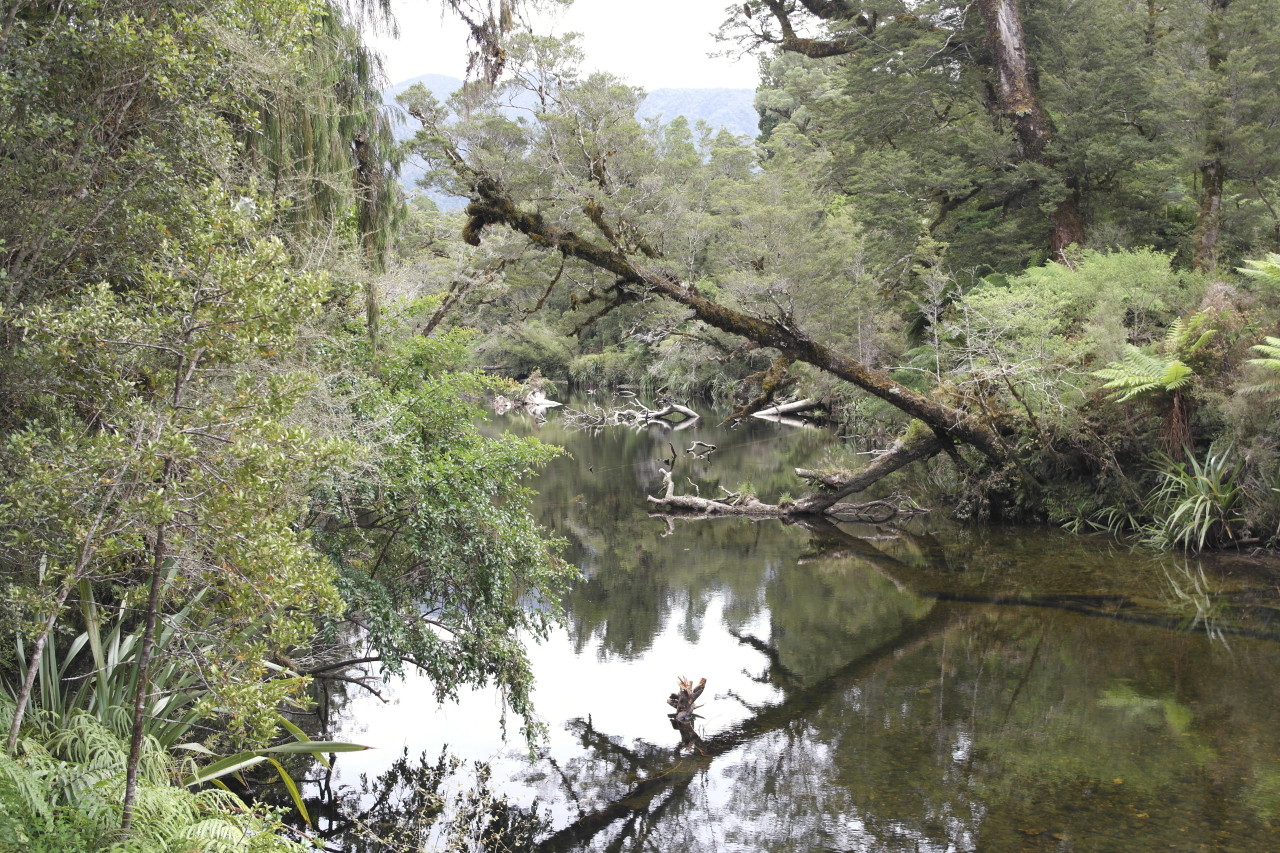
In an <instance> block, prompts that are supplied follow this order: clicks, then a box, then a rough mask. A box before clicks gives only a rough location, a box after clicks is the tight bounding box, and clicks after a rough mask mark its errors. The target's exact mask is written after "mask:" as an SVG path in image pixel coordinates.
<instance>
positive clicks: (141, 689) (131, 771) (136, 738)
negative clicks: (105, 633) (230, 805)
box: [120, 461, 172, 833]
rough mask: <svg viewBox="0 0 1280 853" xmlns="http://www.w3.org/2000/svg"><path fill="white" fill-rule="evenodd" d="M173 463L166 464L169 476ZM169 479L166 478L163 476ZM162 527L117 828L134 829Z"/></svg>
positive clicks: (154, 560)
mask: <svg viewBox="0 0 1280 853" xmlns="http://www.w3.org/2000/svg"><path fill="white" fill-rule="evenodd" d="M171 465H172V461H166V462H165V473H166V475H168V474H169V472H170V470H171ZM165 479H166V480H168V476H166V477H165ZM166 532H167V531H166V529H165V525H164V524H163V523H162V524H160V525H159V526H158V527H157V528H156V541H155V544H154V545H153V546H152V550H151V589H150V592H149V593H148V595H147V618H146V622H145V624H144V625H143V629H142V648H141V649H140V650H139V651H138V684H137V686H136V687H135V688H134V691H133V729H132V731H131V733H130V737H129V762H128V764H127V765H126V767H125V781H124V802H123V804H122V806H121V810H120V829H121V831H122V832H126V833H127V832H128V831H129V830H130V828H132V826H133V805H134V803H135V801H136V800H137V796H138V765H139V764H140V763H141V761H142V721H143V717H144V716H145V714H146V709H147V696H148V694H149V693H150V692H151V653H152V650H153V649H154V648H155V644H156V621H157V619H158V616H159V613H160V588H161V587H162V586H163V583H164V565H165V561H166V560H167V559H168V555H167V544H168V542H167V539H166Z"/></svg>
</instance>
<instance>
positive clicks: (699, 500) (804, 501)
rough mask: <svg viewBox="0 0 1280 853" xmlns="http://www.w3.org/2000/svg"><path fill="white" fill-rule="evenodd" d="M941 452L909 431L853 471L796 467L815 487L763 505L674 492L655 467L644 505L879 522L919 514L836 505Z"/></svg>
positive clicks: (895, 505)
mask: <svg viewBox="0 0 1280 853" xmlns="http://www.w3.org/2000/svg"><path fill="white" fill-rule="evenodd" d="M941 450H942V443H941V442H940V441H939V440H938V438H937V436H935V435H933V434H932V433H931V432H928V431H924V430H915V431H908V432H907V434H906V435H904V436H902V437H901V438H899V439H898V440H897V441H896V442H894V444H893V446H892V447H891V448H889V449H888V450H887V451H885V452H884V453H883V454H881V455H880V457H879V458H878V459H876V461H875V462H873V463H871V464H870V465H868V466H867V467H866V468H863V469H862V470H861V471H857V472H852V473H850V472H843V471H835V472H822V471H810V470H807V469H802V468H797V469H796V474H797V476H800V477H802V478H804V479H806V480H808V481H809V482H811V483H812V484H813V485H814V486H815V487H816V490H815V491H813V492H810V493H809V494H806V495H803V496H801V497H799V498H797V499H796V500H793V501H783V502H782V503H780V504H767V503H763V502H761V501H759V500H757V499H756V498H755V497H753V496H750V495H745V496H744V495H739V494H737V493H735V492H726V494H725V496H724V497H722V498H719V499H711V498H704V497H701V496H695V495H677V494H676V493H675V481H674V480H673V479H672V476H671V472H670V471H668V470H667V469H665V468H659V469H658V470H659V471H660V472H661V473H662V483H663V487H664V493H663V495H662V496H661V497H654V496H653V495H648V496H646V498H645V499H646V500H647V501H649V503H651V504H654V505H655V506H656V507H658V508H659V509H661V510H663V511H666V512H683V513H695V514H699V515H708V516H719V515H740V516H748V517H752V518H789V517H804V516H830V517H832V518H836V519H839V520H841V521H862V522H869V523H874V524H883V523H885V522H888V521H891V520H893V519H894V518H896V517H898V516H899V515H901V514H904V513H908V512H912V513H914V512H918V511H920V510H918V508H915V507H914V506H912V505H910V504H908V503H907V502H905V501H901V500H893V501H886V500H880V501H871V502H870V503H867V504H845V503H840V501H842V500H843V499H844V498H846V497H848V496H849V495H852V494H856V493H858V492H861V491H864V490H865V489H867V488H868V487H869V486H871V485H872V484H873V483H876V482H878V481H879V480H881V479H883V478H884V477H886V476H888V475H889V474H892V473H893V472H894V471H897V470H898V469H899V468H901V467H903V466H904V465H906V464H908V463H910V462H914V461H916V460H918V459H927V458H928V457H930V456H933V455H935V454H937V453H939V452H941Z"/></svg>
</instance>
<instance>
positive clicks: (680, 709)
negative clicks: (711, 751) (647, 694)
mask: <svg viewBox="0 0 1280 853" xmlns="http://www.w3.org/2000/svg"><path fill="white" fill-rule="evenodd" d="M676 680H677V682H678V683H679V684H680V689H679V690H678V691H677V692H675V693H672V694H671V695H670V696H668V697H667V704H668V705H670V706H671V707H672V708H675V709H676V710H675V713H674V714H668V715H667V717H668V718H669V719H670V720H671V728H673V729H675V730H676V731H678V732H680V745H681V746H682V747H689V748H691V749H695V750H699V751H701V749H702V747H703V741H702V738H701V737H699V736H698V733H697V732H696V731H694V728H693V721H694V720H696V719H697V718H698V715H697V714H695V713H693V712H694V711H696V710H697V709H698V708H701V707H702V706H701V705H695V704H694V703H695V702H697V701H698V697H699V696H701V695H702V691H703V689H704V688H706V686H707V680H706V679H705V678H700V679H698V685H697V686H696V687H695V686H694V684H693V682H692V681H690V680H689V679H687V678H684V677H683V676H682V677H680V678H678V679H676Z"/></svg>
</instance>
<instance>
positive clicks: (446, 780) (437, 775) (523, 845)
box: [308, 750, 549, 853]
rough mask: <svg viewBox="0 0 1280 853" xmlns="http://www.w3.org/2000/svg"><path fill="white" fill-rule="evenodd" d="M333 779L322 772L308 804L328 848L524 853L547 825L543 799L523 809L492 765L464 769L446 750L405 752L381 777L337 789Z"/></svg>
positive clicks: (372, 852) (359, 852) (353, 852)
mask: <svg viewBox="0 0 1280 853" xmlns="http://www.w3.org/2000/svg"><path fill="white" fill-rule="evenodd" d="M331 779H332V773H331V772H329V773H326V774H324V776H323V777H322V779H321V781H320V784H319V785H317V794H316V796H314V797H312V798H310V799H309V802H308V811H309V812H310V814H311V815H312V817H313V819H314V820H315V829H314V832H313V834H314V836H315V838H316V839H317V840H318V841H319V842H320V843H321V844H322V845H323V849H325V850H332V851H343V853H417V851H422V850H457V851H463V850H467V851H475V853H519V851H527V850H529V849H531V847H532V846H533V844H534V841H535V839H536V838H538V837H539V836H540V835H545V834H546V832H547V830H548V828H549V818H548V816H547V815H546V814H545V813H544V812H543V811H542V810H541V809H540V808H539V806H538V804H537V803H534V804H533V805H532V806H531V807H522V806H519V805H517V804H515V803H513V802H511V801H510V800H509V799H507V798H506V797H503V796H500V795H498V794H495V793H494V791H493V789H492V787H491V785H490V772H489V768H488V766H487V765H486V764H484V763H482V762H477V763H476V764H475V765H473V766H471V767H469V768H464V764H463V762H462V761H460V760H458V759H456V758H453V757H451V756H449V755H448V754H446V753H442V754H441V755H440V756H439V758H437V759H435V760H431V759H430V758H429V757H428V756H427V755H426V754H425V753H424V754H423V755H421V756H419V757H418V758H416V759H411V758H410V757H409V754H408V751H407V750H406V751H405V752H404V753H403V754H402V755H401V756H400V757H399V758H397V759H396V760H395V761H394V762H393V763H392V764H391V766H390V767H388V768H387V769H386V770H384V771H383V772H382V773H380V774H378V776H377V778H375V779H368V778H367V777H365V776H363V775H362V776H361V777H360V785H359V786H358V787H341V788H333V787H332V786H331V785H330V780H331Z"/></svg>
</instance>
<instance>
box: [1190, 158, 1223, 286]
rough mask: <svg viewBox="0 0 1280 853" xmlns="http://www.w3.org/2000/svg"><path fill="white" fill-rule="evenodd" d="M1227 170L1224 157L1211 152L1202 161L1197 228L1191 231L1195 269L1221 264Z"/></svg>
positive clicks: (1211, 267) (1192, 265) (1209, 270)
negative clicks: (1220, 242)
mask: <svg viewBox="0 0 1280 853" xmlns="http://www.w3.org/2000/svg"><path fill="white" fill-rule="evenodd" d="M1211 148H1212V145H1211ZM1224 171H1225V168H1224V166H1223V163H1222V160H1221V158H1220V157H1217V156H1214V155H1213V154H1212V153H1210V155H1209V159H1207V160H1206V161H1205V162H1204V163H1201V164H1200V210H1199V213H1198V214H1197V215H1196V230H1195V233H1194V234H1193V235H1192V243H1193V245H1194V247H1195V248H1194V249H1193V251H1192V255H1191V268H1192V269H1193V270H1195V271H1196V272H1212V271H1213V270H1215V269H1217V267H1218V237H1219V235H1220V234H1221V233H1222V185H1223V178H1224V177H1225V176H1224V175H1223V172H1224Z"/></svg>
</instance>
